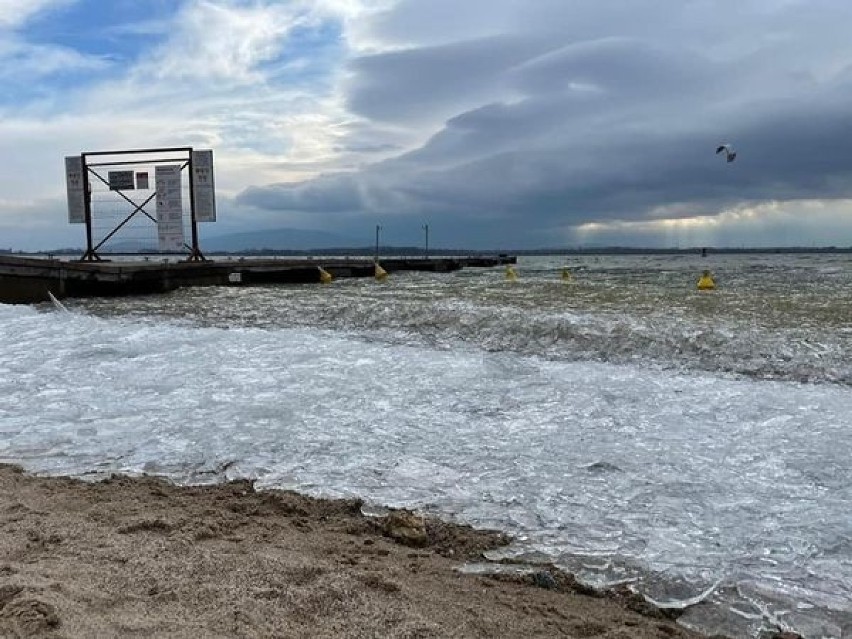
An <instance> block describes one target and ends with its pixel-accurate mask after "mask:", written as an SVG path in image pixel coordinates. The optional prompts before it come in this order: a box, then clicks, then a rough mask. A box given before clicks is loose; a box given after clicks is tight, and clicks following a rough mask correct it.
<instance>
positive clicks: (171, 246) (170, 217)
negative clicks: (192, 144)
mask: <svg viewBox="0 0 852 639" xmlns="http://www.w3.org/2000/svg"><path fill="white" fill-rule="evenodd" d="M180 170H181V167H180V165H177V164H169V165H158V166H156V167H154V184H155V188H156V189H157V237H158V240H159V249H160V250H161V251H172V252H181V251H183V250H184V248H185V247H184V239H183V198H182V195H181V184H180Z"/></svg>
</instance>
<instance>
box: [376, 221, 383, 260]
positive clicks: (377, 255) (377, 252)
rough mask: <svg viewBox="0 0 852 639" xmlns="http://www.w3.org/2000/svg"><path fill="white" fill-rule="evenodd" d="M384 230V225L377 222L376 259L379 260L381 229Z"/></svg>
mask: <svg viewBox="0 0 852 639" xmlns="http://www.w3.org/2000/svg"><path fill="white" fill-rule="evenodd" d="M381 230H382V227H381V226H379V225H378V224H376V261H377V262H378V261H379V231H381Z"/></svg>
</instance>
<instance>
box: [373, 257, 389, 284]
mask: <svg viewBox="0 0 852 639" xmlns="http://www.w3.org/2000/svg"><path fill="white" fill-rule="evenodd" d="M374 275H375V277H376V279H377V280H379V281H380V282H382V281H384V280H385V279H386V278H387V276H388V272H387V271H386V270H385V269H383V268H382V267H381V266H379V263H378V262H376V265H375V270H374Z"/></svg>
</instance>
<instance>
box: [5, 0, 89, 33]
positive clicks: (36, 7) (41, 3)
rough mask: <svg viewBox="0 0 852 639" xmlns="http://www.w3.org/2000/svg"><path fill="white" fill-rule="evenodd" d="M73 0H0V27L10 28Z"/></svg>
mask: <svg viewBox="0 0 852 639" xmlns="http://www.w3.org/2000/svg"><path fill="white" fill-rule="evenodd" d="M73 1H74V0H0V29H11V28H15V27H19V26H21V25H22V24H24V23H26V22H27V20H29V19H30V18H32V17H34V16H36V15H39V14H40V13H43V12H45V11H48V10H50V9H54V8H56V7H59V6H62V5H66V4H70V3H71V2H73Z"/></svg>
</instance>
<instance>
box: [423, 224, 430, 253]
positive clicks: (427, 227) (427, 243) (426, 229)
mask: <svg viewBox="0 0 852 639" xmlns="http://www.w3.org/2000/svg"><path fill="white" fill-rule="evenodd" d="M423 230H424V231H426V257H427V258H428V257H429V225H428V224H424V225H423Z"/></svg>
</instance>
